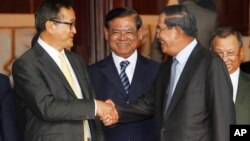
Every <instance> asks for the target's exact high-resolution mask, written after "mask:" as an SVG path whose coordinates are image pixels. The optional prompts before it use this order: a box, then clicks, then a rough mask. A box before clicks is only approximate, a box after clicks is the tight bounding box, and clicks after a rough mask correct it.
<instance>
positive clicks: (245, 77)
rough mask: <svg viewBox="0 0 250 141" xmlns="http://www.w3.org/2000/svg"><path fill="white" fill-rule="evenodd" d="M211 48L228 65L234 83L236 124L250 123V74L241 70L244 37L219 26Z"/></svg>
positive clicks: (213, 35) (230, 29) (213, 36)
mask: <svg viewBox="0 0 250 141" xmlns="http://www.w3.org/2000/svg"><path fill="white" fill-rule="evenodd" d="M211 50H212V51H213V52H215V53H217V54H218V55H219V56H220V57H221V58H222V59H223V60H224V62H225V64H226V65H227V70H228V72H229V73H230V78H231V81H232V84H233V100H234V103H235V108H236V124H250V104H249V101H250V93H249V91H250V87H249V86H250V75H249V74H247V73H245V72H243V71H241V70H240V64H241V62H242V61H243V57H244V49H243V39H242V36H241V34H240V32H238V31H236V30H235V29H233V28H219V29H217V30H216V31H214V33H213V34H212V38H211Z"/></svg>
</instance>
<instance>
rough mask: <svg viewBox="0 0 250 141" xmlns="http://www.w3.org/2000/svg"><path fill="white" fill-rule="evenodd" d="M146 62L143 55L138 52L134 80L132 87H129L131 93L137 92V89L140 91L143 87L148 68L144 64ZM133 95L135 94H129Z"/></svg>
mask: <svg viewBox="0 0 250 141" xmlns="http://www.w3.org/2000/svg"><path fill="white" fill-rule="evenodd" d="M144 63H145V62H143V59H142V57H141V56H140V55H139V54H138V58H137V62H136V66H135V71H134V75H133V80H132V83H131V87H130V89H129V94H137V91H140V90H142V89H143V85H142V84H144V81H145V77H146V76H147V75H146V68H145V65H144ZM129 96H133V95H129Z"/></svg>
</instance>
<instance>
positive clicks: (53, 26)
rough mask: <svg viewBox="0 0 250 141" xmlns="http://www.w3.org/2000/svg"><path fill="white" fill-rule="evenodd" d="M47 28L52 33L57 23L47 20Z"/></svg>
mask: <svg viewBox="0 0 250 141" xmlns="http://www.w3.org/2000/svg"><path fill="white" fill-rule="evenodd" d="M45 29H46V31H48V32H49V33H52V32H53V31H54V29H55V24H54V22H53V21H46V22H45Z"/></svg>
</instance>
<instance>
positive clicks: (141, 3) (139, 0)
mask: <svg viewBox="0 0 250 141" xmlns="http://www.w3.org/2000/svg"><path fill="white" fill-rule="evenodd" d="M166 2H167V1H166V0H147V1H145V0H134V1H133V8H134V9H135V10H136V11H137V12H138V13H139V14H159V12H160V10H161V8H163V7H164V6H165V5H166Z"/></svg>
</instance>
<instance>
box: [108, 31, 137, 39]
mask: <svg viewBox="0 0 250 141" xmlns="http://www.w3.org/2000/svg"><path fill="white" fill-rule="evenodd" d="M136 32H137V29H128V30H117V29H113V30H111V31H110V35H111V36H112V37H114V38H118V37H121V36H122V35H124V36H125V37H128V38H134V37H135V33H136Z"/></svg>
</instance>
